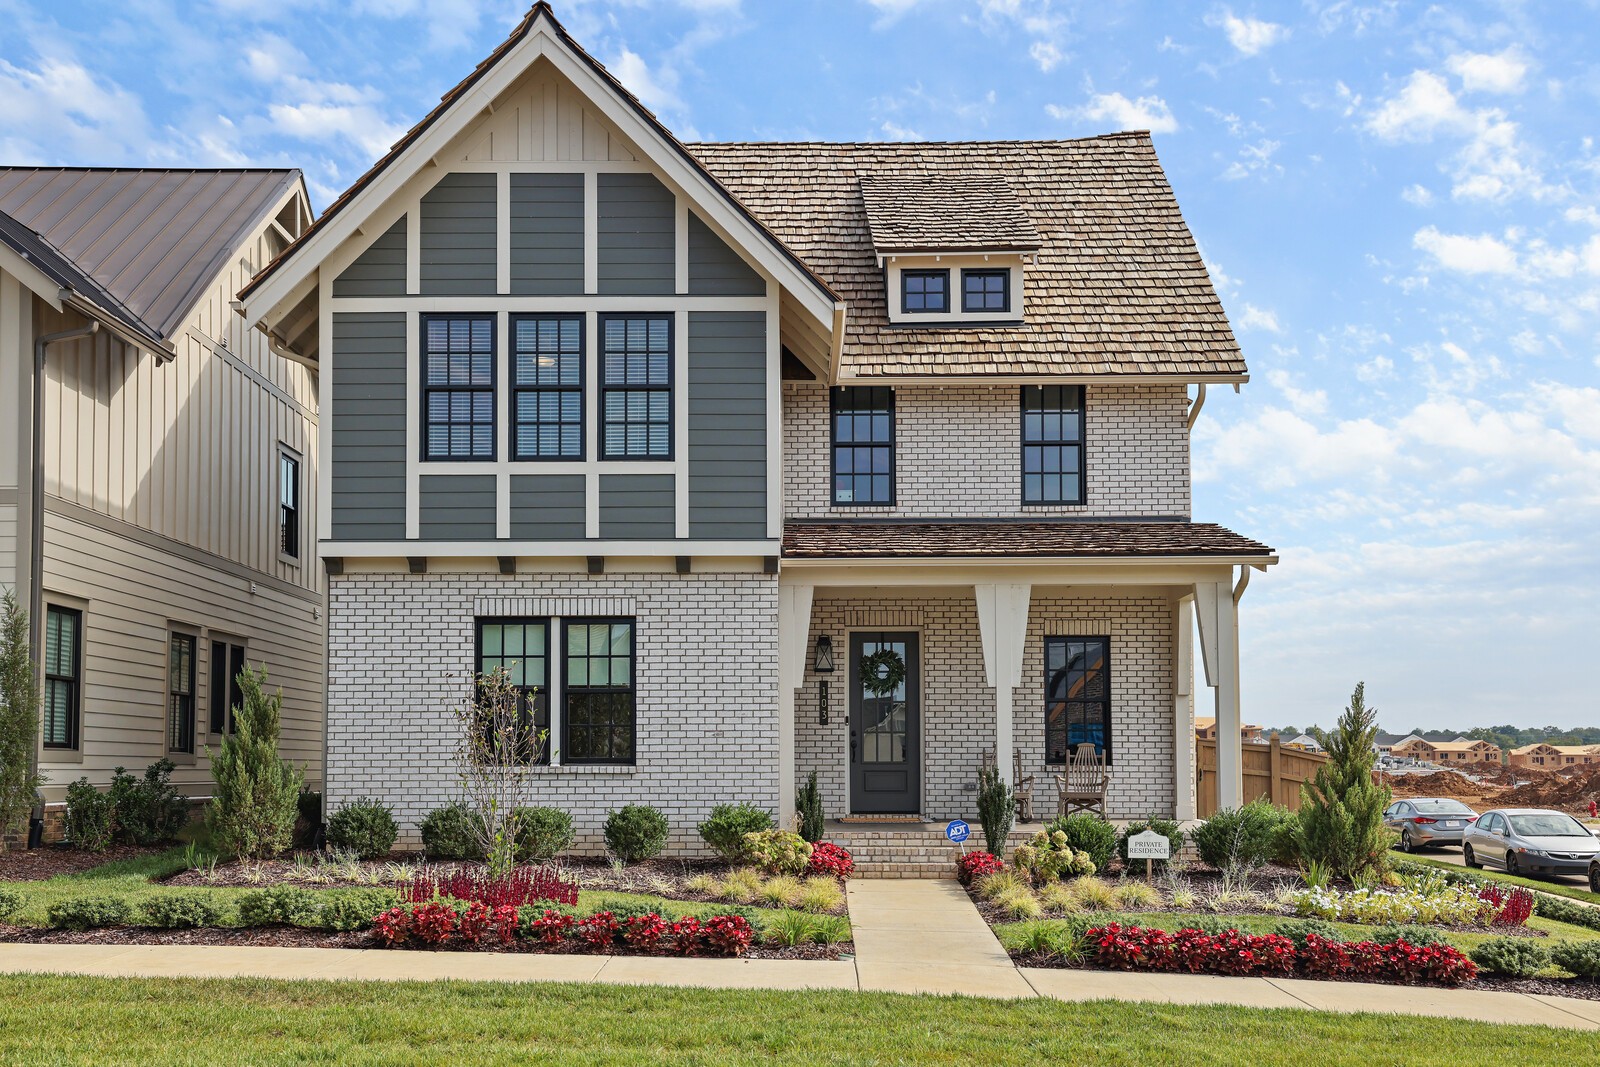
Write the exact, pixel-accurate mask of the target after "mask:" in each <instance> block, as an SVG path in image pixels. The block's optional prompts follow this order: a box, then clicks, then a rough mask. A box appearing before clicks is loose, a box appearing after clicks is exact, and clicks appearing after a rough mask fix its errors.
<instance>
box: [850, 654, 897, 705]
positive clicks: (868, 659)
mask: <svg viewBox="0 0 1600 1067" xmlns="http://www.w3.org/2000/svg"><path fill="white" fill-rule="evenodd" d="M856 672H857V674H858V675H859V676H860V679H861V688H863V689H865V690H866V691H867V692H869V693H871V694H872V695H873V696H878V697H886V696H888V695H889V694H890V693H893V692H894V691H895V690H896V689H899V688H900V683H902V682H904V681H905V680H906V661H905V660H903V659H901V658H900V653H898V652H896V651H894V650H893V649H890V648H881V649H879V650H878V651H876V652H874V653H873V654H872V655H870V656H862V657H861V664H860V666H859V667H857V668H856Z"/></svg>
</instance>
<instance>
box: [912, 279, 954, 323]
mask: <svg viewBox="0 0 1600 1067" xmlns="http://www.w3.org/2000/svg"><path fill="white" fill-rule="evenodd" d="M900 310H901V311H902V312H903V313H905V314H907V315H927V314H933V313H937V312H941V311H949V310H950V272H949V271H947V270H903V271H901V272H900Z"/></svg>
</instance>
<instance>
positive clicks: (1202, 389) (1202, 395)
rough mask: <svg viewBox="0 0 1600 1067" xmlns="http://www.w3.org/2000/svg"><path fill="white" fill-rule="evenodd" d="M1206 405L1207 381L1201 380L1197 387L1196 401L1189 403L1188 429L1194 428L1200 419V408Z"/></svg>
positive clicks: (1195, 392)
mask: <svg viewBox="0 0 1600 1067" xmlns="http://www.w3.org/2000/svg"><path fill="white" fill-rule="evenodd" d="M1205 406H1206V383H1205V382H1201V383H1200V384H1199V385H1198V386H1196V387H1195V391H1194V402H1193V403H1191V404H1190V405H1189V418H1188V420H1187V422H1188V425H1187V427H1186V429H1190V430H1193V429H1194V424H1195V423H1196V422H1198V421H1199V420H1200V409H1201V408H1203V407H1205Z"/></svg>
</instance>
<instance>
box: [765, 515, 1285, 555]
mask: <svg viewBox="0 0 1600 1067" xmlns="http://www.w3.org/2000/svg"><path fill="white" fill-rule="evenodd" d="M1271 554H1272V549H1270V548H1268V547H1267V546H1266V545H1264V544H1262V543H1261V542H1259V541H1252V540H1251V539H1250V538H1248V537H1244V536H1242V535H1240V534H1236V533H1234V532H1233V531H1232V530H1228V529H1225V528H1223V527H1221V526H1217V525H1215V524H1213V523H1207V522H1077V521H1059V520H1058V521H1055V522H1004V521H1002V522H791V523H787V524H785V525H784V528H783V555H784V558H785V559H903V558H911V557H915V558H929V557H973V558H981V557H1002V558H1004V557H1016V556H1022V557H1026V556H1052V557H1062V556H1079V557H1104V558H1122V557H1127V556H1139V557H1160V556H1216V557H1219V558H1226V557H1236V556H1266V555H1271Z"/></svg>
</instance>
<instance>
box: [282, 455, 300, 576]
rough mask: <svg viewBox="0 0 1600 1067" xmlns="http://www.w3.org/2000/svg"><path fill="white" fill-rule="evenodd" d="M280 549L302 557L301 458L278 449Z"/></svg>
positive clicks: (287, 553)
mask: <svg viewBox="0 0 1600 1067" xmlns="http://www.w3.org/2000/svg"><path fill="white" fill-rule="evenodd" d="M278 551H279V552H280V553H282V554H283V555H285V556H288V557H289V558H290V559H299V558H300V459H299V457H297V456H295V455H294V454H292V453H291V452H289V451H288V450H287V449H279V451H278Z"/></svg>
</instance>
